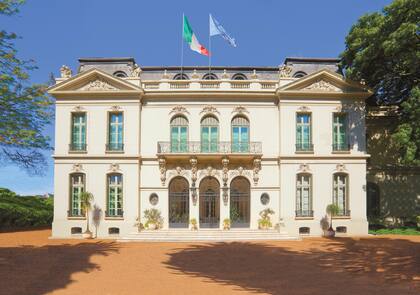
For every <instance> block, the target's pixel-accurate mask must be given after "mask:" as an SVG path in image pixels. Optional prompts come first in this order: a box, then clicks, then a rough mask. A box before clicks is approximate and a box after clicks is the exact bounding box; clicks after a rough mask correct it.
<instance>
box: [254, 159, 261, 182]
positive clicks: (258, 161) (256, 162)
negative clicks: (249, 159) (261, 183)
mask: <svg viewBox="0 0 420 295" xmlns="http://www.w3.org/2000/svg"><path fill="white" fill-rule="evenodd" d="M253 170H254V176H253V180H254V185H257V184H258V180H259V179H260V176H259V172H260V171H261V159H259V158H256V159H254V169H253Z"/></svg>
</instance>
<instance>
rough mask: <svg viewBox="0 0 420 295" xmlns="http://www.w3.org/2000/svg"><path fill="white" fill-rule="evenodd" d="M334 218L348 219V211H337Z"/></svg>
mask: <svg viewBox="0 0 420 295" xmlns="http://www.w3.org/2000/svg"><path fill="white" fill-rule="evenodd" d="M335 217H350V210H347V209H341V210H339V211H338V213H337V215H335Z"/></svg>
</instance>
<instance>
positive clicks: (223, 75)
mask: <svg viewBox="0 0 420 295" xmlns="http://www.w3.org/2000/svg"><path fill="white" fill-rule="evenodd" d="M222 78H223V79H228V78H229V75H228V73H227V71H226V69H224V70H223V74H222Z"/></svg>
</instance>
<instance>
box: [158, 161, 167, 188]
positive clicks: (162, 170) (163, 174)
mask: <svg viewBox="0 0 420 295" xmlns="http://www.w3.org/2000/svg"><path fill="white" fill-rule="evenodd" d="M159 171H160V181H161V183H162V186H165V183H166V160H165V158H159Z"/></svg>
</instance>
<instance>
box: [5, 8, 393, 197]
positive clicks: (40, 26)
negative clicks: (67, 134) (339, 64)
mask: <svg viewBox="0 0 420 295" xmlns="http://www.w3.org/2000/svg"><path fill="white" fill-rule="evenodd" d="M390 2H391V1H382V0H341V1H337V0H322V1H313V0H300V1H281V0H230V1H227V0H212V1H207V2H203V1H186V0H185V1H183V0H177V1H170V0H168V1H163V0H160V1H159V0H157V1H140V0H137V1H136V0H120V1H115V0H72V1H57V0H42V1H34V0H28V1H27V3H26V4H25V5H24V6H23V7H22V9H21V13H20V14H19V15H17V16H13V17H5V16H0V23H1V29H5V30H6V31H13V32H15V33H17V34H18V35H19V36H21V37H22V39H20V40H19V41H18V42H17V48H18V50H19V54H20V56H21V57H22V58H25V59H29V58H30V59H34V60H36V62H37V65H38V67H39V69H38V70H36V71H34V72H33V73H32V76H31V77H32V80H33V82H46V81H47V80H48V76H49V74H50V73H51V72H52V73H54V75H55V76H57V75H58V69H59V67H60V66H61V65H63V64H66V65H69V66H70V67H71V68H72V69H73V71H76V69H77V59H78V58H79V57H103V56H107V57H118V56H124V57H126V56H132V57H134V58H135V59H136V61H137V63H138V64H139V65H140V66H141V65H163V66H165V65H167V66H170V65H179V64H180V63H181V26H182V13H185V15H187V16H188V19H189V22H190V24H191V26H192V28H193V30H194V32H195V34H196V35H197V37H198V40H199V41H200V42H201V43H202V44H203V45H204V46H207V45H208V32H209V28H208V14H209V13H212V14H213V16H214V17H215V18H216V19H217V20H218V21H219V22H220V23H221V24H222V25H223V26H224V27H225V29H226V30H227V31H228V32H229V33H230V34H231V35H232V36H233V37H234V38H235V39H236V41H237V44H238V47H237V48H232V47H229V45H227V43H225V41H224V40H223V39H221V38H220V37H213V39H212V53H213V56H212V64H213V65H243V66H248V65H249V66H251V65H255V66H277V65H279V64H281V63H282V62H283V60H284V58H285V57H286V56H299V57H337V56H338V55H339V54H340V52H342V51H343V49H344V38H345V36H346V35H347V33H348V31H349V30H350V28H351V26H352V24H354V23H355V22H356V21H357V19H358V18H359V17H360V16H362V15H363V14H365V13H369V12H374V11H379V10H381V9H382V7H384V6H385V5H387V4H389V3H390ZM207 64H208V60H207V59H206V58H205V57H203V56H200V55H198V54H197V53H195V52H192V51H190V50H189V49H187V47H186V46H185V47H184V65H207ZM45 132H46V133H47V134H49V135H50V136H51V137H52V138H54V127H53V126H49V127H48V128H47V130H46V131H45ZM46 155H47V157H48V164H49V165H48V167H47V168H46V175H45V176H41V177H34V176H29V175H27V174H26V172H24V171H21V170H20V169H19V168H17V167H15V166H3V167H1V168H0V187H7V188H10V189H12V190H14V191H16V192H18V193H20V194H42V193H46V192H53V162H52V159H51V153H46Z"/></svg>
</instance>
